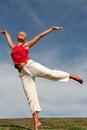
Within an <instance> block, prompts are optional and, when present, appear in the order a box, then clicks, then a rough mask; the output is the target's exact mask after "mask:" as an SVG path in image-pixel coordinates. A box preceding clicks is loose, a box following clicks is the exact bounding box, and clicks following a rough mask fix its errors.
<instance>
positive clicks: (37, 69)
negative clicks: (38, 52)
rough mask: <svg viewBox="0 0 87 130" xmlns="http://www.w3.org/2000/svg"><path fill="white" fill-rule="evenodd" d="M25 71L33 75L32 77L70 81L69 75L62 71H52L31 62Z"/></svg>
mask: <svg viewBox="0 0 87 130" xmlns="http://www.w3.org/2000/svg"><path fill="white" fill-rule="evenodd" d="M24 69H25V70H26V71H27V72H28V73H30V74H31V75H32V77H42V78H47V79H50V80H56V81H65V82H67V81H68V80H69V73H66V72H64V71H60V70H51V69H48V68H46V67H44V66H43V65H41V64H39V63H37V62H34V61H32V60H31V61H30V62H29V63H28V64H27V65H26V66H25V67H24Z"/></svg>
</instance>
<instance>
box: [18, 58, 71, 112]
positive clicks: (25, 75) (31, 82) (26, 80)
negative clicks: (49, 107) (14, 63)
mask: <svg viewBox="0 0 87 130" xmlns="http://www.w3.org/2000/svg"><path fill="white" fill-rule="evenodd" d="M19 77H20V78H21V80H22V84H23V88H24V91H25V94H26V96H27V101H28V104H29V106H30V110H31V112H32V114H33V113H34V112H35V111H38V112H40V111H41V108H40V104H39V101H38V96H37V91H36V84H35V77H42V78H47V79H50V80H55V81H66V82H67V81H68V80H69V73H66V72H63V71H59V70H50V69H48V68H46V67H44V66H42V65H41V64H39V63H37V62H34V61H33V60H29V61H28V63H27V64H26V65H25V67H24V68H23V70H22V71H21V72H20V73H19Z"/></svg>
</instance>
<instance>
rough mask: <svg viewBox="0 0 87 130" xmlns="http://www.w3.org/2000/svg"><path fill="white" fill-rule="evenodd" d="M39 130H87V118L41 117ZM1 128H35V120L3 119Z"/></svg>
mask: <svg viewBox="0 0 87 130" xmlns="http://www.w3.org/2000/svg"><path fill="white" fill-rule="evenodd" d="M40 121H41V123H42V126H41V127H40V128H39V130H87V118H40ZM0 130H33V120H32V119H31V118H25V119H1V120H0Z"/></svg>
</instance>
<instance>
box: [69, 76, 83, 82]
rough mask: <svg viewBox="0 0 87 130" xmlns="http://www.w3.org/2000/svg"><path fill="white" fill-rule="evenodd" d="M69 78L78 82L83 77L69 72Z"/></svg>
mask: <svg viewBox="0 0 87 130" xmlns="http://www.w3.org/2000/svg"><path fill="white" fill-rule="evenodd" d="M69 78H71V79H73V80H76V81H77V82H79V83H80V84H82V83H83V79H82V78H80V77H79V76H77V75H74V74H71V75H70V77H69Z"/></svg>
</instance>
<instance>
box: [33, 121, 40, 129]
mask: <svg viewBox="0 0 87 130" xmlns="http://www.w3.org/2000/svg"><path fill="white" fill-rule="evenodd" d="M40 126H41V122H38V123H35V126H34V130H38V128H39V127H40Z"/></svg>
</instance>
